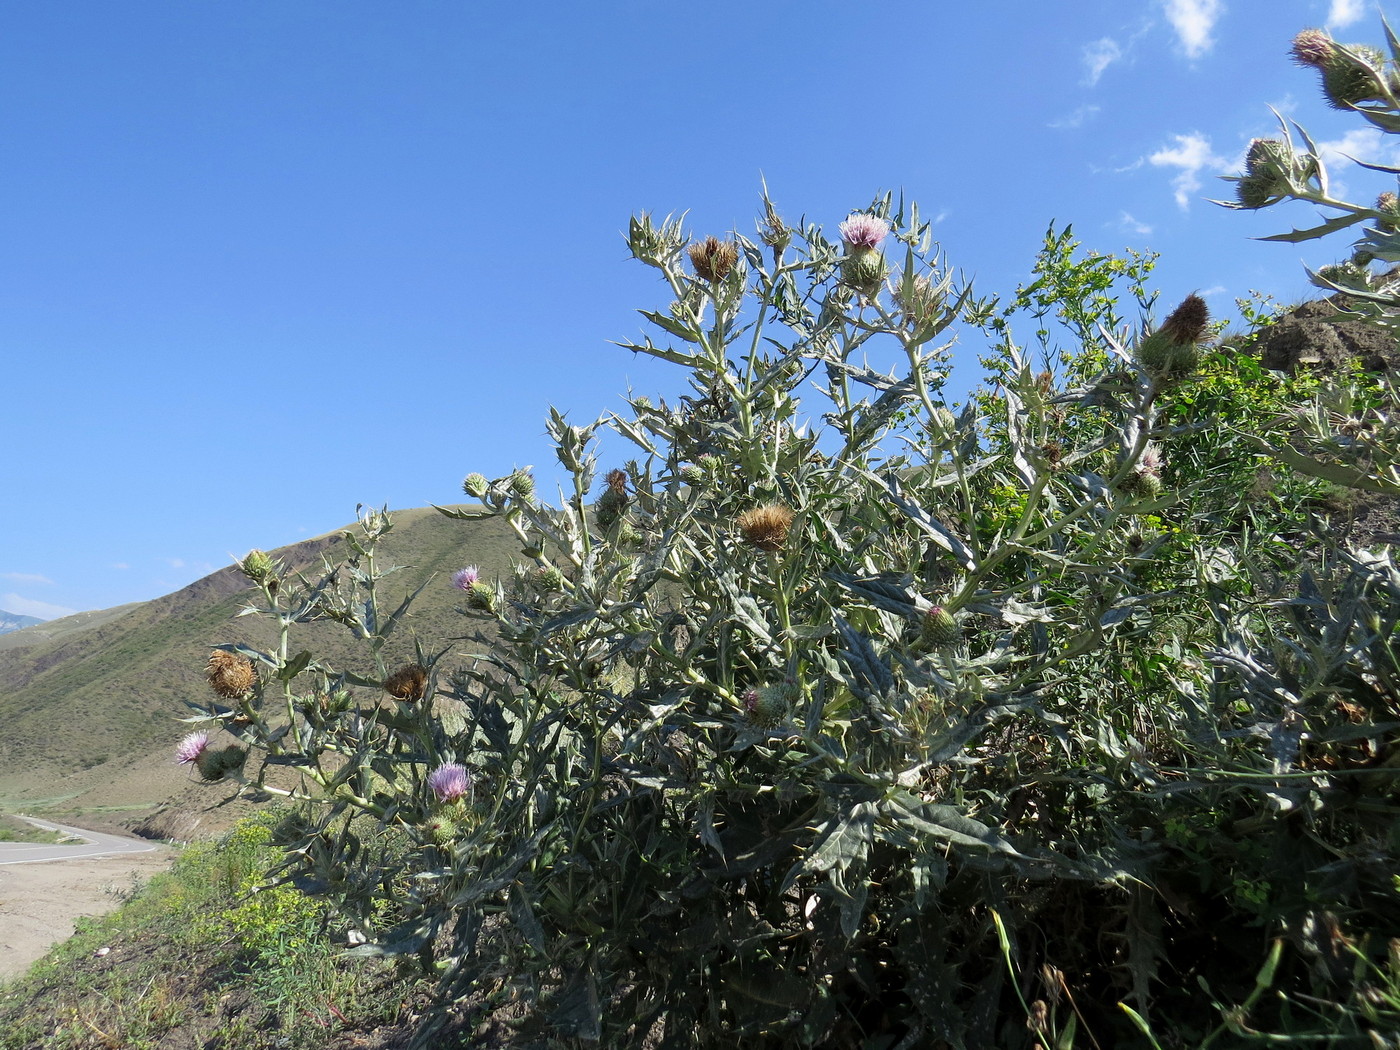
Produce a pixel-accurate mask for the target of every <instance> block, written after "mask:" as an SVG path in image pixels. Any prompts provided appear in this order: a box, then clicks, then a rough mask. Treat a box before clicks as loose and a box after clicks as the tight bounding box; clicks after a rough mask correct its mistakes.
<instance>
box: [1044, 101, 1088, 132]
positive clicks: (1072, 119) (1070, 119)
mask: <svg viewBox="0 0 1400 1050" xmlns="http://www.w3.org/2000/svg"><path fill="white" fill-rule="evenodd" d="M1098 111H1099V107H1098V106H1080V107H1079V108H1078V109H1076V110H1075V111H1074V112H1073V113H1071V114H1069V115H1068V116H1064V117H1061V118H1060V119H1059V120H1052V121H1051V122H1050V124H1049V126H1050V127H1052V128H1079V127H1083V126H1084V123H1085V121H1088V120H1090V119H1092V118H1093V117H1094V116H1095V115H1096V114H1097V113H1098Z"/></svg>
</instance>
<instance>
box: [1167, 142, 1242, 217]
mask: <svg viewBox="0 0 1400 1050" xmlns="http://www.w3.org/2000/svg"><path fill="white" fill-rule="evenodd" d="M1172 138H1174V139H1175V140H1176V146H1175V147H1171V148H1168V149H1159V150H1158V151H1157V152H1156V153H1153V154H1151V155H1149V156H1148V158H1147V163H1149V164H1151V165H1152V166H1153V167H1154V168H1178V169H1180V170H1179V171H1178V172H1177V175H1176V177H1175V178H1173V179H1172V190H1173V194H1174V196H1175V197H1176V203H1177V206H1178V207H1179V208H1181V209H1182V210H1183V211H1185V210H1186V209H1187V208H1189V207H1190V206H1191V195H1192V194H1193V193H1195V192H1196V191H1197V190H1199V189H1200V188H1201V172H1202V171H1203V170H1204V169H1206V168H1214V169H1218V170H1221V171H1224V170H1226V169H1227V168H1228V167H1229V163H1228V162H1227V161H1226V160H1225V159H1224V158H1223V157H1217V156H1216V155H1215V154H1214V153H1212V152H1211V150H1210V139H1208V138H1206V137H1205V136H1204V135H1202V134H1200V133H1199V132H1192V133H1191V134H1190V135H1173V136H1172Z"/></svg>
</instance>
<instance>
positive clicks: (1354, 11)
mask: <svg viewBox="0 0 1400 1050" xmlns="http://www.w3.org/2000/svg"><path fill="white" fill-rule="evenodd" d="M1363 14H1365V11H1364V10H1363V8H1362V5H1361V0H1332V6H1331V7H1330V8H1329V9H1328V11H1327V28H1328V29H1344V28H1346V27H1347V26H1349V25H1351V24H1352V23H1353V22H1359V21H1361V16H1362V15H1363Z"/></svg>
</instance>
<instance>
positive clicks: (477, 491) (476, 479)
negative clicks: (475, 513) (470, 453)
mask: <svg viewBox="0 0 1400 1050" xmlns="http://www.w3.org/2000/svg"><path fill="white" fill-rule="evenodd" d="M490 490H491V483H490V482H489V481H487V480H486V475H484V474H477V473H471V474H468V475H467V476H466V478H464V479H463V481H462V491H463V492H465V493H466V494H467V495H468V496H470V497H472V499H485V498H486V493H487V492H489V491H490Z"/></svg>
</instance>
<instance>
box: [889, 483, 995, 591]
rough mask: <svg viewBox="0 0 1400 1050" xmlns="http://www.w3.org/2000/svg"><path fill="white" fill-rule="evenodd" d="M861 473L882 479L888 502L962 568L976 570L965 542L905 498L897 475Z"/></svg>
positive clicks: (970, 570) (973, 558)
mask: <svg viewBox="0 0 1400 1050" xmlns="http://www.w3.org/2000/svg"><path fill="white" fill-rule="evenodd" d="M863 473H865V474H866V476H867V477H870V478H871V479H872V480H876V481H880V480H883V482H884V485H885V488H886V490H887V491H888V492H889V499H890V502H891V503H892V504H894V506H895V507H896V508H897V509H898V510H899V511H900V512H901V513H902V514H903V515H904V516H905V517H906V518H908V519H909V520H910V521H912V522H913V523H914V524H915V525H917V526H918V527H919V528H920V529H921V530H923V532H924V533H925V534H926V535H928V536H929V538H931V539H932V540H933V542H934V543H936V544H938V545H939V546H940V547H942V548H943V549H944V550H946V551H947V552H948V553H949V554H951V555H953V557H955V558H957V559H958V562H959V563H960V564H961V565H962V567H963V568H964V569H967V570H968V571H969V572H976V571H977V559H976V557H975V556H974V555H973V553H972V551H971V549H970V548H969V547H968V546H967V544H965V543H964V542H963V541H962V540H960V539H959V538H958V537H957V536H955V535H953V533H952V532H950V531H949V530H948V529H947V528H946V527H944V525H943V524H942V523H941V522H939V521H938V519H936V518H935V517H933V515H931V514H929V513H928V511H926V510H924V509H923V508H922V507H919V506H917V505H915V504H913V503H911V502H910V501H909V500H907V499H905V498H904V495H903V494H902V493H901V492H900V484H899V479H898V478H897V477H895V476H894V475H893V474H890V475H887V476H886V477H885V478H884V479H880V478H877V477H876V476H875V475H874V474H871V473H869V472H868V471H866V472H863Z"/></svg>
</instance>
